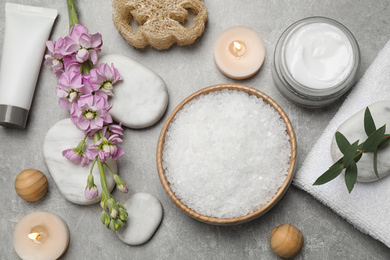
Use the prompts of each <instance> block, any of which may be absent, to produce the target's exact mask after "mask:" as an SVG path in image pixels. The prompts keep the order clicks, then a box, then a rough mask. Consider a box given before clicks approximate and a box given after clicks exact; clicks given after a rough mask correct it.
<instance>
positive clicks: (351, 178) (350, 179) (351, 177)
mask: <svg viewBox="0 0 390 260" xmlns="http://www.w3.org/2000/svg"><path fill="white" fill-rule="evenodd" d="M357 173H358V170H357V166H356V163H355V162H354V161H352V163H351V164H350V165H349V166H348V167H347V169H346V170H345V184H346V185H347V189H348V192H349V193H351V191H352V189H353V187H354V186H355V183H356V180H357Z"/></svg>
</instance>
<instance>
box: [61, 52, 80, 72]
mask: <svg viewBox="0 0 390 260" xmlns="http://www.w3.org/2000/svg"><path fill="white" fill-rule="evenodd" d="M80 67H81V66H80V63H79V62H78V61H77V60H76V56H75V55H68V56H65V57H64V70H65V71H66V72H71V71H76V72H80Z"/></svg>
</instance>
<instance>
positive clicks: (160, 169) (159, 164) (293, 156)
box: [157, 84, 296, 225]
mask: <svg viewBox="0 0 390 260" xmlns="http://www.w3.org/2000/svg"><path fill="white" fill-rule="evenodd" d="M223 89H230V90H238V91H244V92H246V93H248V94H250V95H255V96H257V97H258V98H262V99H263V100H264V101H265V102H266V103H268V104H269V105H271V106H272V107H273V108H274V109H275V110H276V111H277V112H278V113H279V114H280V117H281V118H282V119H283V120H284V122H285V123H286V132H287V134H288V135H289V137H290V140H289V141H290V145H291V157H290V162H289V169H288V173H287V177H286V179H285V181H284V183H283V185H282V186H281V187H280V188H279V189H278V190H277V192H276V193H275V196H274V197H273V198H272V199H271V200H270V201H269V202H268V203H267V204H266V205H264V206H263V207H261V208H259V209H257V210H256V211H254V212H252V213H250V214H248V215H245V216H241V217H237V218H215V217H208V216H204V215H201V214H199V213H197V212H195V211H194V210H192V209H190V208H188V207H187V206H186V205H184V204H183V203H182V202H181V201H180V200H179V199H178V198H177V197H176V195H175V194H174V193H173V192H172V190H171V188H170V183H169V182H168V180H167V178H166V176H165V172H164V169H163V166H162V153H163V148H164V142H165V134H166V132H167V130H168V128H169V124H170V123H171V121H172V120H173V118H174V117H175V115H176V114H177V112H178V111H179V110H180V109H182V107H183V106H184V105H185V104H187V103H188V102H190V101H191V100H193V99H194V98H197V97H198V96H200V95H203V94H208V93H210V92H212V91H220V90H223ZM295 159H296V141H295V135H294V131H293V128H292V126H291V123H290V120H289V119H288V117H287V115H286V114H285V113H284V111H283V110H282V109H281V108H280V106H279V105H278V104H276V102H275V101H274V100H272V99H271V98H270V97H268V96H267V95H265V94H264V93H262V92H261V91H258V90H257V89H254V88H251V87H247V86H243V85H238V84H220V85H214V86H211V87H207V88H204V89H201V90H199V91H197V92H195V93H194V94H192V95H190V96H189V97H187V98H186V99H184V100H183V101H182V102H181V103H180V104H179V105H178V106H177V107H176V108H175V109H174V110H173V112H172V113H171V115H170V116H169V117H168V119H167V121H166V122H165V124H164V127H163V128H162V130H161V134H160V138H159V140H158V145H157V169H158V175H159V177H160V181H161V183H162V185H163V187H164V189H165V191H166V192H167V193H168V195H169V197H170V198H171V199H172V201H173V202H174V203H175V204H176V205H177V206H178V207H179V208H180V209H182V210H183V211H184V212H185V213H187V214H188V215H189V216H191V217H193V218H195V219H197V220H199V221H201V222H204V223H209V224H214V225H235V224H240V223H245V222H248V221H251V220H253V219H255V218H258V217H260V216H261V215H263V214H264V213H266V212H267V211H268V210H270V209H271V208H272V207H273V206H274V205H275V204H276V203H277V202H278V201H279V200H280V199H281V198H282V196H283V195H284V193H285V192H286V191H287V189H288V187H289V186H290V184H291V181H292V178H293V174H294V167H295Z"/></svg>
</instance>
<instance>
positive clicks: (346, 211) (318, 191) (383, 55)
mask: <svg viewBox="0 0 390 260" xmlns="http://www.w3.org/2000/svg"><path fill="white" fill-rule="evenodd" d="M379 100H390V41H389V42H388V43H387V44H386V45H385V47H384V48H383V50H382V51H381V52H380V53H379V54H378V56H377V57H376V59H375V60H374V62H373V63H372V64H371V66H370V67H369V68H368V69H367V71H366V72H365V74H364V76H363V77H362V79H361V80H360V81H359V82H358V83H357V85H356V86H355V87H354V88H353V90H352V91H351V92H350V94H349V95H348V97H347V98H346V100H345V101H344V103H343V105H342V106H341V107H340V109H339V111H338V112H337V113H336V115H335V116H334V117H333V119H332V120H331V121H330V123H329V125H328V126H327V127H326V129H325V130H324V132H323V133H322V135H321V136H320V138H319V139H318V141H317V142H316V144H315V145H314V146H313V148H312V150H311V151H310V152H309V154H308V156H307V158H306V159H305V160H304V162H303V164H302V166H301V167H300V168H299V170H298V171H297V172H296V175H295V178H294V180H293V184H294V185H295V186H297V187H299V188H301V189H303V190H305V191H307V192H308V193H310V194H311V195H313V196H314V197H315V198H317V199H318V200H319V201H321V202H322V203H324V204H325V205H327V206H329V207H330V208H331V209H333V210H334V211H335V212H336V213H338V214H339V215H340V216H341V217H343V218H345V219H346V220H347V221H349V222H350V223H352V224H353V225H354V226H355V227H356V228H357V229H359V230H360V231H362V232H363V233H366V234H369V235H371V236H372V237H373V238H375V239H378V240H379V241H382V242H383V243H384V244H386V245H387V246H388V247H390V215H389V213H390V203H389V198H390V177H386V178H384V179H381V180H379V181H375V182H371V183H356V185H355V187H354V189H353V191H352V193H351V194H349V193H348V191H347V188H346V186H345V182H344V178H343V177H344V176H343V175H340V176H339V177H337V178H336V179H334V180H332V181H331V182H329V183H327V184H324V185H320V186H313V183H314V181H315V180H316V179H317V178H318V177H319V176H320V175H321V174H322V173H324V172H325V171H326V170H327V169H328V168H329V166H331V165H332V164H333V161H332V157H331V153H330V145H331V141H332V138H333V136H334V133H335V132H336V130H337V128H338V127H339V126H340V124H342V123H343V122H344V121H345V120H346V119H348V118H349V117H351V116H352V115H353V114H355V113H356V112H358V111H359V110H361V109H363V108H365V107H366V106H368V105H370V104H371V103H374V102H376V101H379ZM389 128H390V126H387V129H389ZM387 132H388V131H387ZM389 159H390V158H389Z"/></svg>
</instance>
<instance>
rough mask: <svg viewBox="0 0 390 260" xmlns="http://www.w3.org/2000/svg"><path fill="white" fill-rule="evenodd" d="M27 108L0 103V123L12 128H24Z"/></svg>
mask: <svg viewBox="0 0 390 260" xmlns="http://www.w3.org/2000/svg"><path fill="white" fill-rule="evenodd" d="M28 112H29V111H28V110H27V109H24V108H21V107H16V106H10V105H0V125H2V126H5V127H12V128H22V129H23V128H26V123H27V118H28Z"/></svg>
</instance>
